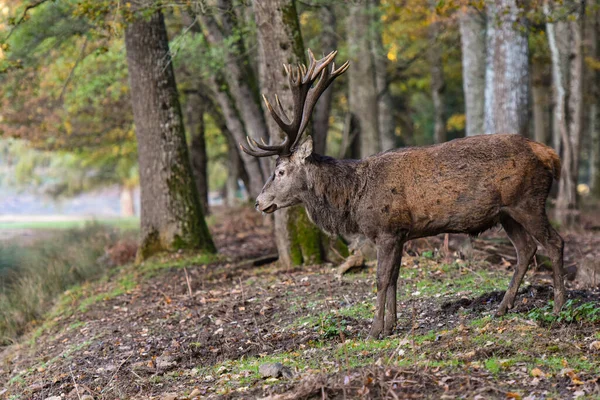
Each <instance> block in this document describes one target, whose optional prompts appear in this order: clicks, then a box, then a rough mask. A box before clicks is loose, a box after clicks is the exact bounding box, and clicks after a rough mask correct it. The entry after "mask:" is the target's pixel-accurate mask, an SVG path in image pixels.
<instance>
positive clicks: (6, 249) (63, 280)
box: [0, 224, 122, 344]
mask: <svg viewBox="0 0 600 400" xmlns="http://www.w3.org/2000/svg"><path fill="white" fill-rule="evenodd" d="M121 237H122V235H120V234H119V233H118V232H117V231H115V230H114V229H110V228H108V227H106V226H102V225H99V224H91V225H87V226H86V227H85V228H82V229H72V230H66V231H61V232H57V233H56V234H55V235H54V236H53V237H52V238H51V239H47V240H39V241H37V242H35V243H34V244H33V245H31V246H27V247H21V246H17V245H15V244H5V245H0V259H1V260H2V261H0V265H1V266H2V269H0V282H1V283H0V338H2V339H0V344H1V343H3V342H4V343H6V342H10V341H12V340H13V339H14V338H16V337H17V336H18V335H20V334H22V333H23V332H24V331H25V330H27V328H28V327H30V326H32V325H35V323H36V321H39V320H42V318H43V316H44V314H45V313H46V312H47V311H49V310H50V308H51V307H52V305H53V304H54V303H55V300H56V298H57V297H58V295H59V294H61V293H63V292H64V291H65V290H67V289H69V288H71V287H73V286H76V285H77V284H79V283H81V282H85V281H88V280H93V279H97V278H98V277H100V276H102V275H103V274H105V273H106V272H107V271H108V269H109V268H110V267H109V264H108V263H103V262H100V261H99V259H100V258H101V256H104V254H105V251H106V249H107V248H108V247H110V246H112V245H114V244H115V243H116V242H117V241H118V240H119V239H120V238H121ZM68 299H69V298H68V297H67V298H65V299H64V300H62V301H68Z"/></svg>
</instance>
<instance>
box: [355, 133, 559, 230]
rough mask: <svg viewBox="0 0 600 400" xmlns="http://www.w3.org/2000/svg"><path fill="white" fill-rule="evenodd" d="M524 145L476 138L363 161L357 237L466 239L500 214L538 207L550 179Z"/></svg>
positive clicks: (505, 138)
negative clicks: (456, 235) (453, 235)
mask: <svg viewBox="0 0 600 400" xmlns="http://www.w3.org/2000/svg"><path fill="white" fill-rule="evenodd" d="M530 143H531V142H530V141H529V140H527V139H525V138H524V137H522V136H519V135H482V136H475V137H470V138H465V139H458V140H453V141H450V142H447V143H444V144H440V145H435V146H428V147H419V148H409V149H404V150H399V151H392V152H387V153H383V154H379V155H376V156H373V157H370V158H367V159H365V160H364V161H363V163H364V164H363V169H362V171H363V173H364V177H363V178H364V179H365V180H366V187H367V188H366V191H365V197H364V199H363V201H362V202H361V205H360V207H359V208H360V210H358V219H359V220H360V223H359V225H361V226H362V227H363V231H365V232H363V233H366V234H367V235H368V236H372V234H373V233H374V232H380V231H381V228H383V230H387V231H390V232H397V231H401V230H404V231H405V232H407V233H408V234H409V236H410V237H419V236H429V235H433V234H437V233H442V232H465V233H473V234H474V233H478V232H481V231H483V230H485V229H488V228H490V227H491V226H493V225H495V224H496V223H497V222H498V217H499V214H500V212H501V211H502V209H503V208H505V207H510V206H513V205H516V204H517V203H519V202H523V201H527V202H532V203H535V204H541V205H542V207H543V205H544V204H545V200H546V197H547V196H548V192H549V190H550V186H551V184H552V173H551V172H550V171H548V170H547V169H546V168H545V167H544V165H543V163H542V162H541V161H540V159H539V158H538V157H537V156H536V155H535V153H534V152H533V151H532V148H531V146H530ZM369 214H371V215H370V216H369ZM378 226H379V228H377V227H378ZM367 231H368V232H367Z"/></svg>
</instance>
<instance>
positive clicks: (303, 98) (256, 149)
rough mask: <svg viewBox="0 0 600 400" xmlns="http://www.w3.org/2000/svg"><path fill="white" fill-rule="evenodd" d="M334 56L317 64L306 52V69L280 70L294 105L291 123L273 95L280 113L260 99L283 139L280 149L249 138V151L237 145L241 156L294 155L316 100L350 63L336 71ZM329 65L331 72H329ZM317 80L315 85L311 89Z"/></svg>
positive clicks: (288, 68)
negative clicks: (285, 78) (245, 154)
mask: <svg viewBox="0 0 600 400" xmlns="http://www.w3.org/2000/svg"><path fill="white" fill-rule="evenodd" d="M336 55H337V50H336V51H332V52H331V53H329V54H328V55H327V56H325V57H324V58H322V59H320V60H315V56H314V54H313V53H312V51H310V49H309V50H308V59H309V65H308V68H307V67H306V66H305V65H304V64H299V65H298V66H297V67H296V68H295V69H294V67H293V66H292V65H291V64H290V65H284V66H283V68H284V69H285V72H286V74H287V75H288V80H289V82H290V89H291V91H292V97H293V101H294V109H293V113H294V114H293V116H292V119H290V118H289V117H288V116H287V114H286V113H285V111H284V109H283V106H282V105H281V102H280V101H279V97H278V96H277V95H275V103H276V105H277V107H278V108H279V113H278V112H276V111H275V109H274V108H273V106H272V105H271V103H269V100H267V97H266V96H264V95H263V99H264V101H265V105H266V106H267V109H268V110H269V112H270V113H271V116H272V117H273V119H274V120H275V122H276V123H277V125H279V127H280V128H281V130H282V131H283V132H284V133H285V135H286V138H285V140H284V141H283V143H281V144H280V145H274V146H269V145H267V144H266V143H264V142H262V143H258V142H256V140H254V139H252V138H249V137H248V138H246V139H247V141H248V148H246V147H244V146H243V145H242V144H240V147H241V148H242V150H243V151H244V152H246V153H248V154H250V155H252V156H255V157H269V156H274V155H279V156H287V155H290V154H291V153H292V152H293V151H294V149H295V147H296V145H297V144H298V140H300V138H301V137H302V132H304V129H306V126H307V125H308V121H309V120H310V115H311V113H312V110H313V108H314V107H315V104H317V100H319V97H320V96H321V94H323V92H324V91H325V89H327V88H328V87H329V85H330V84H331V82H333V81H334V80H335V78H337V77H338V76H340V75H341V74H343V73H344V72H346V70H347V69H348V67H349V66H350V63H349V62H348V61H346V62H345V63H344V64H343V65H342V66H341V67H339V68H338V69H335V63H334V62H333V59H334V58H335V56H336ZM330 64H331V68H329V65H330ZM317 79H318V82H317V83H316V84H315V85H314V86H313V84H314V83H315V81H316V80H317Z"/></svg>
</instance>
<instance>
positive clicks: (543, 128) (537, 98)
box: [531, 57, 552, 144]
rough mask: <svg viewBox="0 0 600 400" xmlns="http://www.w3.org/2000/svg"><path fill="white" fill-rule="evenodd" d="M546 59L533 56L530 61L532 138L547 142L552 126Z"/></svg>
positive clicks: (549, 80)
mask: <svg viewBox="0 0 600 400" xmlns="http://www.w3.org/2000/svg"><path fill="white" fill-rule="evenodd" d="M543 61H546V60H539V59H538V58H535V57H534V58H533V59H532V61H531V78H532V79H531V98H532V101H533V132H534V135H533V138H534V139H535V141H536V142H540V143H544V144H549V143H550V138H549V135H548V133H549V131H550V127H551V126H552V124H551V120H550V118H552V116H551V115H552V114H551V112H550V109H551V98H552V94H551V90H550V88H551V86H550V84H551V79H552V76H551V74H550V71H549V70H550V68H549V65H548V64H547V63H546V62H543Z"/></svg>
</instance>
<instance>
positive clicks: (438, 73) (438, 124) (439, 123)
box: [427, 6, 446, 143]
mask: <svg viewBox="0 0 600 400" xmlns="http://www.w3.org/2000/svg"><path fill="white" fill-rule="evenodd" d="M431 10H432V13H433V18H434V19H433V21H432V22H431V24H430V25H429V40H430V42H431V43H430V45H429V49H428V54H427V55H428V58H429V70H430V72H431V99H432V101H433V119H434V128H433V141H434V143H444V142H445V141H446V101H445V98H444V91H445V87H446V82H445V80H444V64H443V61H442V51H443V48H442V46H441V45H440V40H439V36H440V22H439V21H438V20H437V18H438V16H437V15H436V13H435V6H433V7H431Z"/></svg>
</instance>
